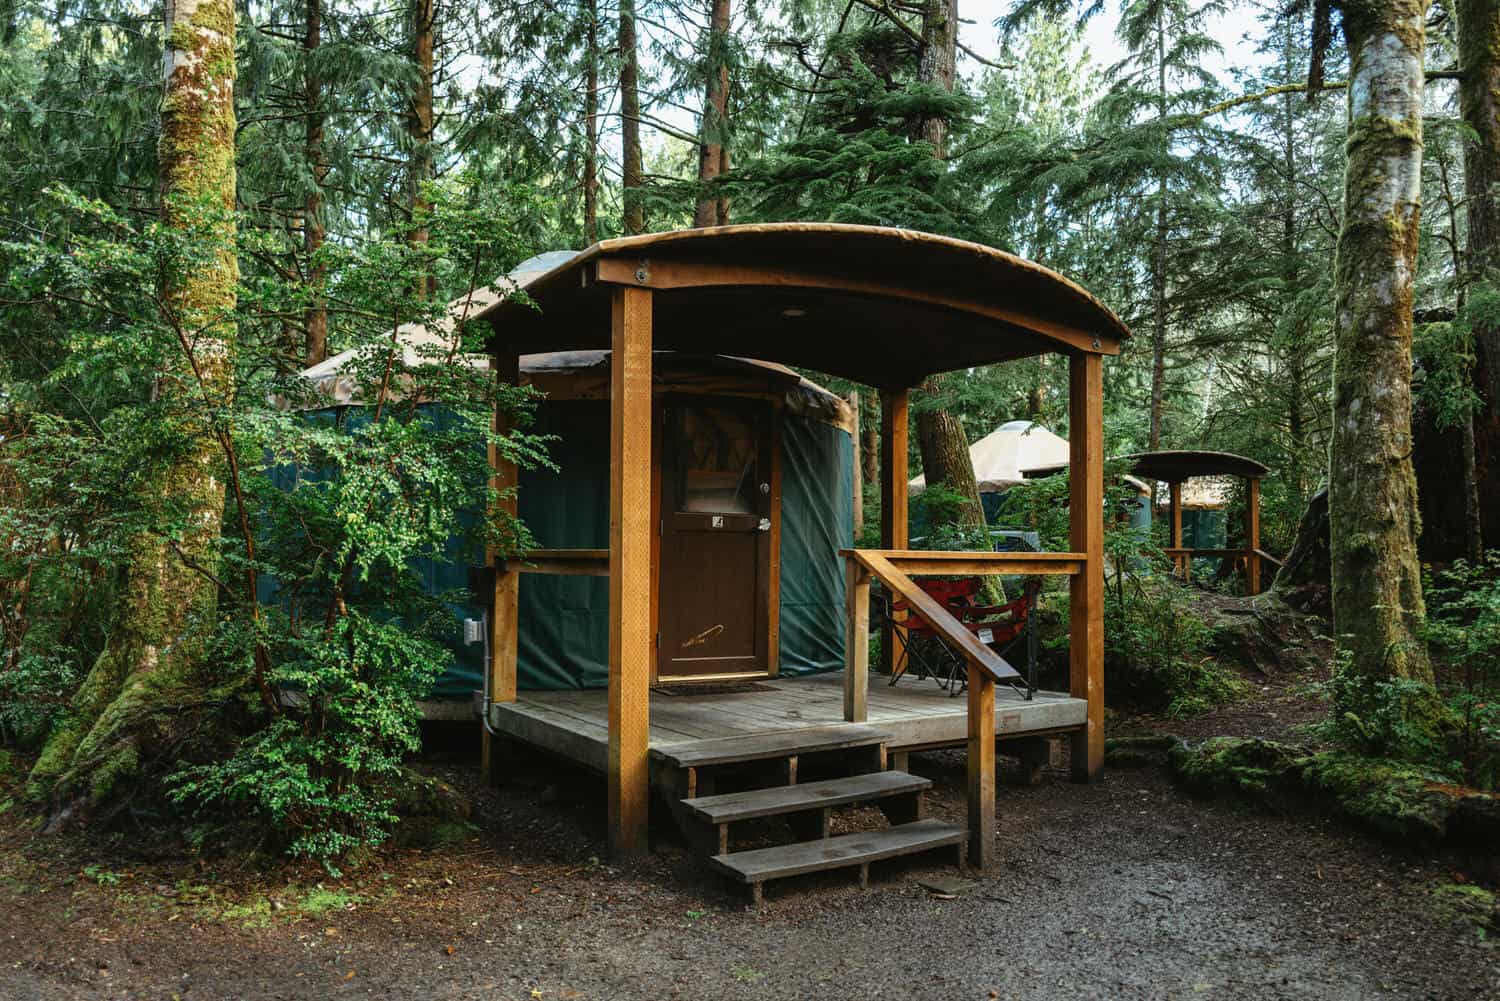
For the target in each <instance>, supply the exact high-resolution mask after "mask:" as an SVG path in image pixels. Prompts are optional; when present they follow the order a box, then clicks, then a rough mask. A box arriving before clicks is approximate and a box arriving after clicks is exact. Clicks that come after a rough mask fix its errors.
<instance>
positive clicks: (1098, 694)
mask: <svg viewBox="0 0 1500 1001" xmlns="http://www.w3.org/2000/svg"><path fill="white" fill-rule="evenodd" d="M1069 363H1070V364H1069V369H1068V428H1069V431H1068V451H1069V461H1068V467H1069V476H1068V514H1069V526H1070V540H1071V541H1070V546H1071V548H1072V549H1073V551H1074V552H1079V553H1084V554H1086V556H1087V559H1088V568H1087V570H1086V571H1085V572H1084V573H1081V574H1078V575H1076V576H1074V577H1072V578H1070V579H1069V584H1070V590H1069V601H1068V607H1069V610H1070V614H1069V618H1070V621H1069V643H1068V655H1069V670H1068V688H1069V691H1070V692H1071V694H1072V695H1073V697H1074V698H1079V699H1083V700H1084V701H1085V702H1087V703H1088V722H1087V724H1086V726H1085V728H1084V731H1083V732H1082V733H1080V734H1077V735H1075V736H1074V737H1073V739H1072V761H1073V764H1072V771H1073V779H1074V781H1089V780H1093V779H1095V778H1097V777H1098V776H1099V773H1100V771H1101V769H1102V768H1103V767H1104V366H1103V360H1102V359H1101V358H1100V357H1099V356H1098V355H1095V354H1076V355H1073V356H1072V357H1071V358H1070V359H1069Z"/></svg>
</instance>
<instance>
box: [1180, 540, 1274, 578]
mask: <svg viewBox="0 0 1500 1001" xmlns="http://www.w3.org/2000/svg"><path fill="white" fill-rule="evenodd" d="M1162 552H1164V553H1166V554H1167V556H1168V557H1170V558H1171V560H1172V565H1173V566H1174V567H1175V568H1176V570H1177V574H1178V576H1180V577H1181V578H1182V579H1183V580H1192V579H1193V558H1194V557H1195V556H1201V557H1203V558H1204V559H1229V560H1234V561H1235V564H1236V566H1239V565H1241V564H1243V565H1244V566H1245V568H1246V569H1248V568H1249V563H1250V561H1251V560H1252V559H1253V560H1259V561H1260V562H1262V563H1269V564H1271V565H1272V566H1274V567H1276V568H1277V569H1278V570H1279V569H1281V561H1280V560H1278V559H1277V558H1276V557H1274V556H1272V555H1271V554H1270V553H1268V552H1266V551H1265V550H1264V549H1193V548H1191V547H1189V546H1168V547H1167V548H1165V549H1163V550H1162ZM1256 576H1257V578H1258V577H1259V575H1258V574H1257V575H1256Z"/></svg>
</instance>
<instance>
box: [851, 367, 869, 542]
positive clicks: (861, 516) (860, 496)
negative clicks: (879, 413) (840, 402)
mask: <svg viewBox="0 0 1500 1001" xmlns="http://www.w3.org/2000/svg"><path fill="white" fill-rule="evenodd" d="M847 400H848V402H849V409H850V411H851V412H852V413H853V415H854V418H853V421H852V422H851V424H850V428H849V434H850V437H851V440H852V441H853V442H854V471H853V478H854V519H853V520H854V537H855V538H856V539H858V538H859V533H860V530H861V529H862V528H863V527H864V524H865V480H864V474H865V466H864V463H862V462H860V461H859V459H860V451H859V445H860V442H859V390H857V389H851V390H850V391H849V395H848V397H847Z"/></svg>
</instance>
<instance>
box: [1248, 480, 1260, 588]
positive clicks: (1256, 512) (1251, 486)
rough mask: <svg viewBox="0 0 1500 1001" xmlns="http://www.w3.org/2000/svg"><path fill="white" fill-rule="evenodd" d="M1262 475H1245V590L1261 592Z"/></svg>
mask: <svg viewBox="0 0 1500 1001" xmlns="http://www.w3.org/2000/svg"><path fill="white" fill-rule="evenodd" d="M1259 549H1260V477H1258V476H1247V477H1245V591H1246V593H1248V594H1260V556H1259V555H1258V553H1257V550H1259Z"/></svg>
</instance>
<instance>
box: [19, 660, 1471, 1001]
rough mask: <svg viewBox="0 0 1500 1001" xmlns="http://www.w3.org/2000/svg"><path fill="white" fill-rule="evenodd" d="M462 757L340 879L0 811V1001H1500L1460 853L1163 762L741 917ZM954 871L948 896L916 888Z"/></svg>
mask: <svg viewBox="0 0 1500 1001" xmlns="http://www.w3.org/2000/svg"><path fill="white" fill-rule="evenodd" d="M1309 715H1316V708H1315V707H1314V708H1311V709H1310V708H1309V706H1308V702H1307V697H1306V695H1305V694H1302V693H1301V690H1300V688H1299V685H1298V683H1297V682H1296V680H1295V679H1293V680H1291V681H1289V682H1285V683H1275V684H1268V685H1267V686H1266V687H1265V688H1264V690H1259V691H1258V693H1257V694H1256V695H1255V696H1254V697H1253V698H1252V699H1250V700H1247V701H1244V702H1240V703H1237V704H1235V705H1233V706H1229V707H1226V708H1224V709H1222V710H1220V711H1218V712H1216V713H1212V714H1209V715H1208V716H1206V717H1199V718H1197V719H1195V720H1193V721H1191V722H1190V723H1184V724H1178V723H1174V722H1173V721H1163V720H1152V719H1141V718H1132V719H1121V720H1115V721H1113V722H1112V728H1113V729H1115V730H1116V731H1117V732H1123V731H1128V730H1140V729H1172V728H1174V727H1175V728H1176V729H1177V730H1178V731H1179V732H1182V733H1184V734H1185V735H1188V736H1189V737H1190V738H1191V739H1196V738H1197V737H1198V736H1200V735H1203V734H1208V733H1219V732H1233V733H1257V732H1271V733H1280V732H1284V731H1285V729H1286V728H1287V726H1288V725H1290V724H1292V723H1295V722H1297V721H1299V720H1301V719H1303V718H1306V717H1308V716H1309ZM459 750H464V749H455V750H451V751H449V752H448V753H446V754H440V755H435V756H433V757H432V758H431V759H430V760H429V762H428V767H430V768H432V769H434V770H437V771H440V772H441V773H443V774H444V775H445V776H446V777H448V778H450V779H451V780H453V781H455V782H457V783H460V784H463V785H466V786H467V787H468V788H470V789H472V790H473V791H474V792H475V794H476V796H477V797H478V808H479V809H478V813H477V815H476V826H475V828H474V829H473V830H471V831H469V832H468V833H467V834H466V835H464V836H461V837H459V838H457V839H456V840H454V841H453V842H452V843H450V844H448V845H446V846H444V847H441V848H434V849H427V850H412V849H399V848H390V849H387V850H385V851H383V852H382V853H381V854H380V855H379V856H378V857H376V858H375V859H373V860H371V861H369V862H367V863H366V864H364V865H363V866H361V867H359V868H358V869H356V870H353V871H351V872H350V873H349V874H348V875H347V876H345V877H344V878H342V879H331V878H328V877H327V876H326V875H320V874H319V873H318V872H317V871H315V870H307V869H301V870H291V869H283V870H278V871H276V872H274V873H270V874H267V873H264V872H261V873H256V874H248V873H236V872H233V871H230V870H229V869H227V868H226V867H225V863H224V861H223V860H222V859H220V860H219V861H218V862H214V863H209V862H204V861H182V860H181V859H180V858H177V857H174V856H171V855H168V854H167V853H166V852H162V854H163V855H166V857H164V858H159V859H153V858H152V857H151V856H152V845H151V844H150V843H149V839H147V838H144V837H141V836H131V835H121V836H119V837H118V838H116V839H114V840H113V841H112V842H110V844H108V845H106V846H105V847H104V848H103V849H101V847H100V846H99V845H98V844H97V843H94V844H85V843H82V842H77V841H68V840H60V839H57V838H45V839H44V838H41V837H40V836H38V835H36V834H35V833H34V832H33V830H32V828H31V827H30V826H29V821H28V820H27V818H26V817H25V814H24V811H23V810H22V809H21V808H20V807H19V806H14V807H12V808H10V809H8V810H5V811H4V812H3V813H0V998H4V999H6V1001H11V999H14V1001H22V999H28V1001H29V999H46V1001H53V999H69V998H89V999H102V998H142V999H163V1001H165V999H181V1001H190V999H211V998H212V999H228V998H234V999H273V998H274V999H293V998H298V999H300V998H340V997H378V998H390V999H406V998H411V999H417V998H421V999H424V1001H427V999H449V998H465V999H467V998H508V999H516V1001H527V999H549V1001H550V999H566V998H576V999H585V998H587V999H610V1001H627V999H669V998H682V999H699V998H715V999H720V998H819V999H834V1001H841V999H861V1001H863V999H870V998H900V999H959V998H975V999H990V998H1111V999H1113V998H1198V997H1210V998H1214V997H1217V998H1255V999H1272V998H1331V999H1342V998H1348V999H1357V998H1371V997H1392V998H1455V999H1465V1001H1469V999H1479V998H1500V950H1496V949H1495V948H1493V947H1492V943H1490V942H1486V941H1485V940H1484V938H1483V936H1482V935H1481V934H1480V933H1479V932H1478V931H1477V930H1476V929H1475V928H1474V927H1473V926H1470V925H1466V924H1464V923H1462V922H1461V921H1458V920H1455V919H1454V918H1452V917H1451V916H1449V915H1446V914H1445V913H1444V911H1443V909H1442V907H1441V906H1440V905H1439V895H1440V892H1441V890H1440V888H1441V887H1444V886H1452V885H1454V883H1455V881H1463V880H1467V879H1469V878H1471V876H1470V874H1469V872H1468V871H1467V869H1468V867H1467V864H1466V863H1465V862H1464V860H1461V859H1455V858H1431V857H1427V858H1420V859H1419V858H1414V857H1409V856H1407V855H1405V854H1403V853H1402V852H1401V851H1399V850H1398V849H1396V848H1394V847H1392V846H1389V845H1386V844H1383V843H1379V842H1376V841H1374V840H1372V839H1370V838H1368V837H1366V836H1364V835H1362V834H1359V833H1356V832H1352V831H1350V830H1348V829H1346V828H1343V827H1341V826H1339V825H1337V824H1336V823H1333V822H1331V821H1325V820H1322V819H1318V818H1308V817H1298V816H1275V815H1270V814H1267V813H1265V812H1260V811H1256V810H1253V809H1250V808H1247V807H1243V806H1239V805H1236V804H1232V803H1223V802H1203V801H1197V800H1193V799H1191V798H1189V797H1187V796H1185V795H1184V794H1183V793H1181V792H1180V791H1178V790H1177V789H1176V788H1174V787H1173V786H1172V785H1171V783H1170V782H1169V781H1168V779H1167V778H1166V777H1165V775H1164V774H1163V773H1162V772H1161V770H1160V769H1157V768H1142V769H1130V770H1126V769H1115V770H1111V771H1110V772H1109V773H1108V775H1107V776H1106V778H1105V779H1104V780H1103V781H1102V782H1100V783H1098V784H1096V785H1092V786H1075V785H1072V784H1069V783H1068V782H1067V781H1066V774H1065V772H1064V771H1063V770H1061V769H1058V770H1053V771H1049V772H1048V774H1047V775H1046V777H1045V779H1044V781H1043V782H1042V783H1041V784H1040V785H1037V786H1023V785H1018V784H1006V785H1004V786H1002V788H1001V793H1000V807H999V813H1000V841H1001V844H1000V852H999V855H1000V859H1001V862H1000V865H998V866H997V867H996V868H995V870H994V871H993V872H989V873H986V874H984V875H982V876H981V875H976V874H973V873H965V874H961V875H959V874H957V873H956V871H955V870H954V869H953V868H952V866H951V863H950V862H948V861H947V860H946V859H941V858H930V859H926V860H920V861H917V862H914V863H890V864H887V865H885V866H883V867H877V868H876V871H875V873H874V875H873V878H872V882H871V886H870V888H869V889H868V890H864V891H861V890H859V889H858V888H857V887H856V886H854V885H853V884H854V880H853V879H852V877H851V876H850V875H849V874H830V875H828V876H826V877H819V878H816V879H803V880H793V881H789V882H786V883H780V884H772V886H771V887H770V888H769V889H768V892H767V900H766V903H765V905H764V906H763V907H761V908H760V909H758V910H752V909H750V908H749V907H748V906H747V898H746V896H745V895H744V894H743V893H740V892H735V889H734V888H733V887H730V886H727V885H725V884H722V883H721V882H719V881H717V880H716V879H715V878H714V877H712V876H711V875H709V874H707V873H705V872H703V871H701V870H700V869H699V868H698V866H697V865H696V864H695V863H694V862H693V861H692V860H691V859H690V857H689V856H687V854H686V853H685V852H684V850H683V849H682V848H680V847H679V846H677V845H676V843H675V842H674V841H672V839H671V838H670V836H669V835H668V834H667V833H666V832H662V836H661V837H660V838H659V839H658V845H657V851H656V852H655V853H654V854H653V855H652V857H651V858H650V859H649V860H647V861H646V862H644V863H642V864H641V865H639V866H635V867H625V868H620V867H615V866H612V865H608V864H601V862H600V859H601V858H602V857H603V856H604V846H603V816H602V809H600V807H601V806H602V803H603V800H604V796H603V787H602V785H601V784H600V783H599V782H598V780H597V779H594V778H592V777H590V776H588V775H584V774H580V773H576V772H572V771H568V770H565V769H562V768H560V767H558V766H557V765H556V764H554V763H550V762H546V761H540V760H538V761H531V762H530V763H529V765H528V767H526V768H525V771H526V773H527V774H526V778H525V779H524V780H522V781H518V782H516V783H514V784H511V785H507V786H504V787H502V788H500V789H498V790H486V789H482V788H480V787H479V786H478V783H477V781H476V779H475V775H474V771H473V769H472V768H471V767H470V762H471V760H472V755H470V754H467V753H462V754H461V753H459ZM914 768H915V770H917V771H920V772H923V773H925V774H928V775H930V776H932V777H933V778H935V779H936V780H937V784H938V788H937V791H936V794H935V795H934V796H933V797H932V800H931V809H932V812H933V813H934V814H936V815H939V816H949V817H951V818H953V819H961V817H962V812H963V800H962V782H963V771H962V761H961V759H960V758H959V757H958V756H957V755H955V754H951V753H949V754H939V755H931V756H916V757H914ZM3 801H4V796H3V795H0V802H3ZM845 819H846V821H847V820H849V819H851V818H845ZM956 875H957V876H958V878H959V879H960V880H961V884H960V885H959V886H958V887H956V889H957V892H956V893H953V894H935V893H933V892H931V891H930V890H928V889H924V888H923V887H922V886H921V885H920V884H919V880H923V879H930V878H932V877H949V878H952V877H955V876H956ZM950 896H951V899H947V898H948V897H950Z"/></svg>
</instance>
